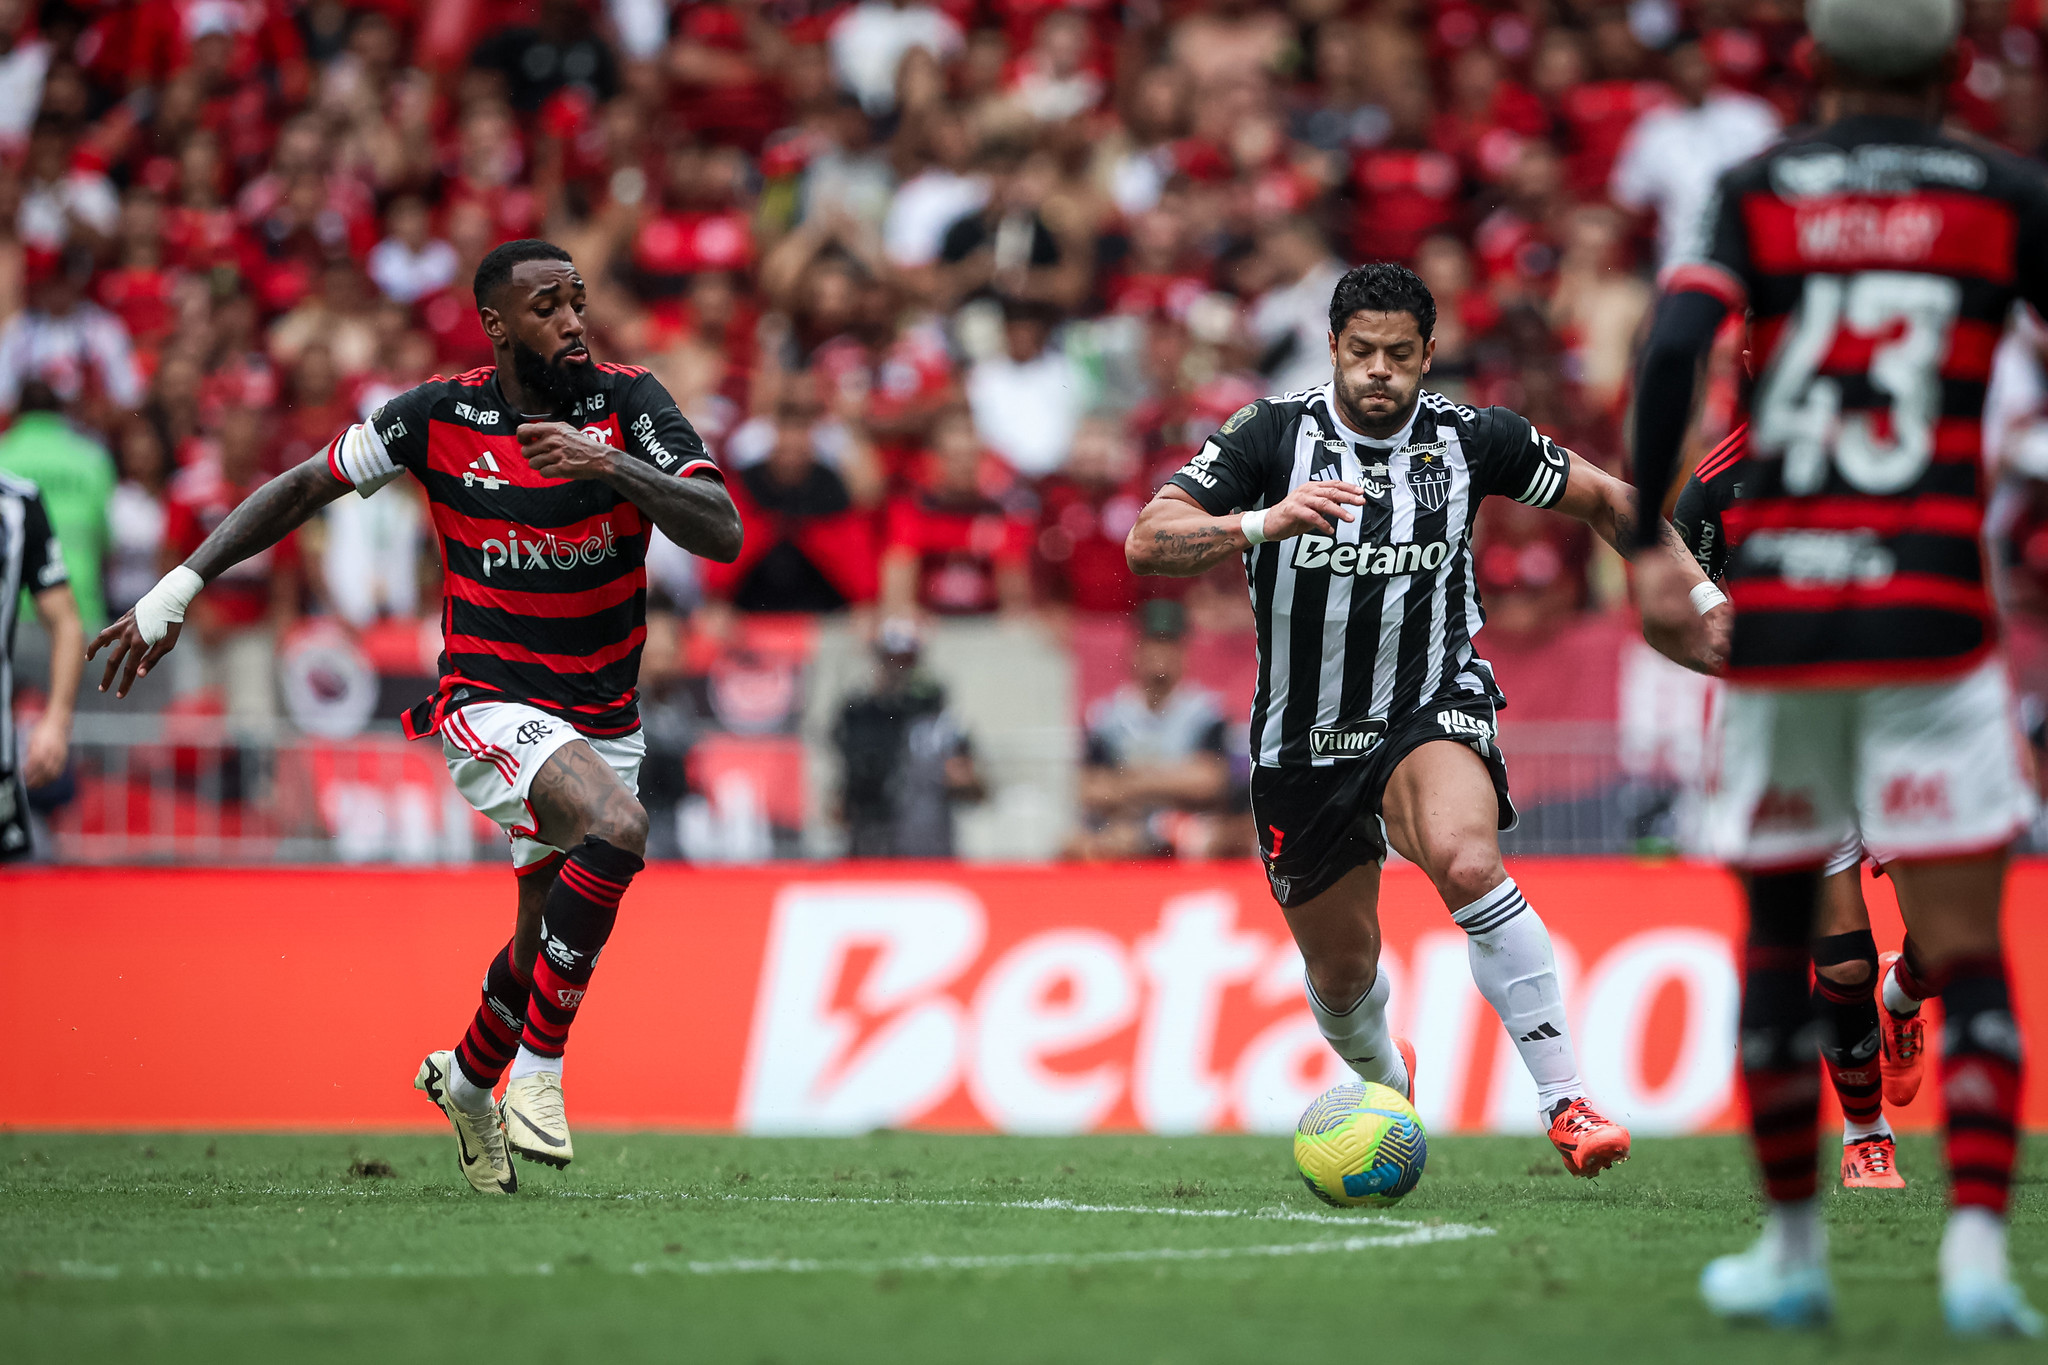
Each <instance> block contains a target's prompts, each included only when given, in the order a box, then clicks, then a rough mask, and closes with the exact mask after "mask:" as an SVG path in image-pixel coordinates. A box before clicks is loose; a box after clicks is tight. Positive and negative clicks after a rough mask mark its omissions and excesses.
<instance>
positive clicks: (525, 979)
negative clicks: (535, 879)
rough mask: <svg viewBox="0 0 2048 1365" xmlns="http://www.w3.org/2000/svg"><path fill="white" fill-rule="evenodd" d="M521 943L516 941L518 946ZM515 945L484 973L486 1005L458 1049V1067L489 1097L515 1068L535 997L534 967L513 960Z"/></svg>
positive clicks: (505, 949)
mask: <svg viewBox="0 0 2048 1365" xmlns="http://www.w3.org/2000/svg"><path fill="white" fill-rule="evenodd" d="M516 941H517V940H514V942H516ZM512 948H513V945H512V943H507V944H506V945H505V946H504V947H503V948H500V949H499V950H498V955H497V956H496V957H494V958H492V959H491V965H490V966H489V967H488V968H486V969H485V971H484V990H483V997H484V998H483V1002H482V1003H481V1004H479V1005H478V1006H477V1008H476V1017H475V1018H473V1019H471V1020H470V1021H469V1032H468V1033H466V1034H464V1035H463V1038H462V1041H461V1042H460V1043H458V1044H456V1047H455V1064H456V1066H458V1067H460V1068H461V1070H462V1074H463V1076H464V1077H466V1078H467V1079H468V1081H469V1083H470V1084H471V1085H473V1086H476V1087H477V1088H478V1089H480V1090H483V1091H485V1092H486V1093H488V1092H489V1091H490V1090H491V1088H492V1087H493V1086H495V1085H497V1083H498V1078H499V1077H500V1076H502V1075H504V1074H505V1068H506V1067H507V1066H509V1065H511V1062H512V1054H513V1053H515V1052H517V1051H518V1050H519V1035H520V1032H521V1031H522V1030H523V1029H524V1028H525V1027H526V1003H527V997H528V996H529V995H530V994H531V993H532V988H533V974H532V970H531V969H532V966H533V964H532V963H530V962H529V963H526V964H525V965H524V967H522V966H521V965H520V964H519V963H516V962H514V961H513V960H512Z"/></svg>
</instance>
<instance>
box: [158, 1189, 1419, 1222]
mask: <svg viewBox="0 0 2048 1365" xmlns="http://www.w3.org/2000/svg"><path fill="white" fill-rule="evenodd" d="M394 1192H395V1191H394ZM193 1193H196V1191H194V1192H193ZM214 1193H222V1192H221V1191H214ZM252 1193H256V1194H263V1195H269V1196H272V1197H285V1196H289V1197H292V1198H301V1199H303V1198H307V1197H316V1196H317V1197H325V1196H331V1195H376V1194H382V1193H384V1191H382V1190H379V1189H377V1188H375V1187H370V1188H360V1187H356V1186H339V1185H338V1186H332V1187H329V1188H326V1189H303V1190H301V1189H279V1188H276V1187H270V1188H265V1189H262V1190H257V1191H252ZM533 1193H534V1194H535V1195H536V1196H537V1197H539V1198H542V1199H594V1200H598V1201H601V1202H602V1201H616V1202H638V1201H641V1200H652V1201H674V1202H676V1203H719V1204H824V1205H829V1204H857V1205H864V1206H868V1207H873V1208H906V1209H1022V1210H1026V1211H1033V1212H1041V1213H1130V1214H1149V1215H1153V1216H1157V1217H1162V1218H1255V1219H1259V1220H1261V1221H1265V1222H1275V1223H1319V1224H1324V1225H1326V1226H1330V1227H1347V1228H1348V1227H1358V1226H1360V1225H1362V1224H1371V1225H1374V1226H1377V1227H1389V1228H1418V1227H1423V1226H1425V1225H1424V1224H1423V1223H1421V1222H1418V1221H1415V1220H1413V1219H1406V1218H1389V1217H1388V1216H1387V1215H1385V1214H1381V1213H1349V1214H1347V1213H1319V1212H1317V1211H1315V1210H1313V1209H1288V1208H1282V1207H1281V1206H1279V1205H1278V1204H1269V1205H1267V1206H1266V1207H1265V1208H1259V1209H1175V1208H1165V1207H1162V1206H1160V1205H1157V1204H1079V1203H1075V1202H1074V1201H1072V1200H1068V1199H1051V1198H1047V1199H1005V1200H990V1199H917V1198H907V1199H877V1198H873V1197H870V1196H862V1195H829V1194H693V1193H691V1192H690V1191H688V1190H646V1191H642V1190H632V1191H627V1192H625V1193H621V1194H599V1193H596V1192H594V1191H589V1190H544V1191H543V1190H536V1191H533Z"/></svg>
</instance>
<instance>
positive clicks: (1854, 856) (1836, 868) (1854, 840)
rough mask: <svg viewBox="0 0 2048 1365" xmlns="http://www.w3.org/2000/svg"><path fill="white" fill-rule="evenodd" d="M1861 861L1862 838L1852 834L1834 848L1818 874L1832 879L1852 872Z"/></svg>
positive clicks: (1859, 835)
mask: <svg viewBox="0 0 2048 1365" xmlns="http://www.w3.org/2000/svg"><path fill="white" fill-rule="evenodd" d="M1862 861H1863V836H1862V835H1861V834H1852V835H1850V836H1849V837H1848V838H1846V839H1844V840H1842V842H1841V843H1840V844H1838V845H1836V846H1835V851H1834V852H1833V853H1830V854H1829V855H1828V860H1827V863H1826V865H1825V866H1823V867H1822V868H1821V870H1820V874H1821V875H1822V876H1823V877H1833V876H1836V875H1838V874H1840V873H1843V872H1849V871H1852V870H1854V869H1855V867H1856V865H1857V864H1858V863H1860V862H1862Z"/></svg>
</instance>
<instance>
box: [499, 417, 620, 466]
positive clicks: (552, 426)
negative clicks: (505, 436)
mask: <svg viewBox="0 0 2048 1365" xmlns="http://www.w3.org/2000/svg"><path fill="white" fill-rule="evenodd" d="M513 434H514V435H516V436H517V437H518V438H519V448H520V450H521V451H522V452H523V453H524V454H525V456H526V462H527V463H528V464H529V465H531V466H533V472H534V473H536V474H541V475H545V476H546V477H548V478H550V479H598V478H603V477H604V476H605V475H606V474H608V473H610V472H611V467H612V448H611V447H610V446H608V445H606V444H605V443H604V442H602V441H593V440H591V439H590V438H589V437H588V436H585V435H584V434H583V433H582V432H581V431H579V430H577V429H576V428H575V427H572V426H570V425H569V424H568V423H567V422H522V423H520V424H519V430H518V431H517V432H515V433H513Z"/></svg>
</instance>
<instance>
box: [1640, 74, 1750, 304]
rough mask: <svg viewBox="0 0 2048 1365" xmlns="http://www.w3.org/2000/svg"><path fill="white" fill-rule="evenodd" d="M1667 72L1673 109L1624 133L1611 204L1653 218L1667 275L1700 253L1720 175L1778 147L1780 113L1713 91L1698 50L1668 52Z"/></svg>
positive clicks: (1719, 88) (1741, 95) (1725, 90)
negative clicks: (1702, 226) (1703, 222)
mask: <svg viewBox="0 0 2048 1365" xmlns="http://www.w3.org/2000/svg"><path fill="white" fill-rule="evenodd" d="M1669 70H1670V73H1671V84H1672V88H1673V89H1674V90H1676V91H1677V93H1678V103H1677V104H1676V105H1673V106H1670V107H1667V108H1662V109H1657V110H1654V111H1652V112H1650V113H1648V114H1645V115H1644V116H1643V117H1642V118H1641V119H1640V120H1638V121H1637V122H1636V123H1635V125H1634V126H1633V127H1632V128H1631V129H1630V130H1629V133H1628V140H1627V141H1626V142H1625V143H1624V144H1623V146H1622V149H1621V155H1620V157H1619V158H1618V159H1617V160H1616V161H1615V163H1614V176H1613V180H1612V184H1611V193H1612V194H1613V196H1614V202H1615V203H1617V204H1619V205H1621V206H1622V207H1623V208H1626V209H1632V210H1635V211H1636V212H1639V213H1654V214H1656V216H1657V254H1658V262H1659V264H1660V266H1662V267H1666V268H1668V267H1670V266H1672V265H1674V264H1676V263H1678V262H1680V261H1684V260H1689V259H1693V258H1695V257H1698V256H1700V255H1703V254H1704V253H1705V251H1706V243H1705V242H1704V241H1701V240H1699V238H1698V236H1697V233H1698V231H1699V223H1700V215H1701V214H1702V213H1704V212H1705V211H1706V207H1707V200H1708V199H1709V198H1710V197H1711V196H1712V195H1713V192H1714V182H1715V181H1716V180H1718V179H1720V177H1721V172H1723V171H1725V170H1727V169H1728V168H1729V167H1730V166H1734V165H1737V164H1738V163H1740V162H1744V161H1747V160H1749V158H1750V157H1752V156H1755V155H1756V154H1757V153H1758V152H1760V151H1762V150H1763V149H1764V148H1766V147H1768V146H1770V145H1771V144H1772V143H1773V142H1776V141H1777V140H1778V115H1777V111H1775V110H1774V109H1772V108H1771V106H1770V105H1769V104H1767V103H1766V102H1765V101H1763V100H1760V99H1758V98H1757V97H1756V96H1754V95H1748V94H1744V93H1743V92H1742V91H1740V90H1731V89H1729V88H1728V87H1726V86H1723V85H1718V84H1716V83H1715V79H1714V66H1713V63H1712V62H1711V61H1710V60H1709V59H1708V57H1707V53H1706V49H1705V48H1704V47H1703V46H1702V45H1701V44H1700V43H1698V42H1696V41H1689V42H1684V43H1680V44H1679V45H1678V46H1677V47H1676V48H1674V49H1672V52H1671V56H1670V62H1669Z"/></svg>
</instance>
